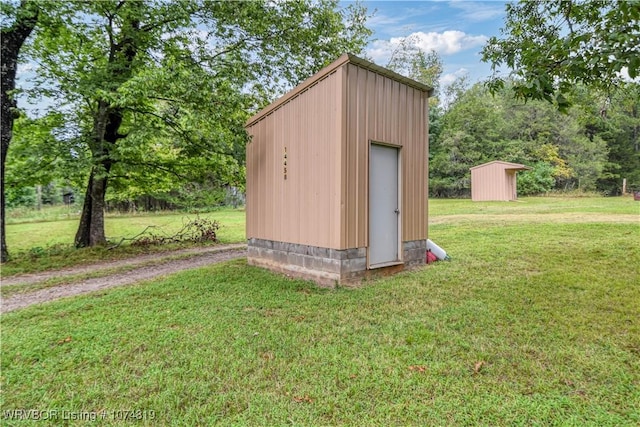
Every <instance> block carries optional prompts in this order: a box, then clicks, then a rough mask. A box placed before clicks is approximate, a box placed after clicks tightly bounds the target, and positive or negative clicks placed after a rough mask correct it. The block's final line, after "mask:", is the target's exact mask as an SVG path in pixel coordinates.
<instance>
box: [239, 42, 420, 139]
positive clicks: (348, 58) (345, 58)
mask: <svg viewBox="0 0 640 427" xmlns="http://www.w3.org/2000/svg"><path fill="white" fill-rule="evenodd" d="M347 63H351V64H355V65H358V66H360V67H362V68H365V69H367V70H370V71H373V72H374V73H377V74H380V75H383V76H385V77H389V78H390V79H393V80H395V81H397V82H400V83H403V84H405V85H407V86H409V87H412V88H415V89H418V90H421V91H423V92H427V93H428V94H429V96H432V95H433V88H432V87H429V86H427V85H425V84H423V83H420V82H417V81H415V80H412V79H410V78H408V77H405V76H403V75H401V74H398V73H396V72H395V71H391V70H389V69H387V68H384V67H381V66H379V65H376V64H374V63H373V62H370V61H367V60H366V59H362V58H359V57H357V56H355V55H352V54H350V53H344V54H342V55H341V56H340V57H339V58H338V59H336V60H335V61H333V62H332V63H331V64H329V65H327V66H326V67H324V68H323V69H322V70H320V71H318V72H317V73H316V74H314V75H313V76H311V77H309V78H308V79H307V80H305V81H304V82H302V83H300V84H299V85H298V86H296V87H295V88H293V89H292V90H290V91H289V92H287V93H286V94H285V95H283V96H282V97H280V98H278V99H277V100H276V101H274V102H272V103H271V104H269V105H268V106H266V107H265V108H263V109H262V110H260V111H259V112H258V113H256V114H255V115H254V116H252V117H251V118H250V119H249V120H247V123H246V126H251V125H252V124H253V123H255V122H257V121H258V120H260V119H261V118H263V117H264V116H266V115H267V114H269V113H270V112H272V111H273V110H275V109H277V108H278V107H279V106H281V105H282V104H284V103H286V102H287V101H289V100H291V99H292V98H295V97H296V96H298V94H300V93H301V92H303V91H304V90H306V89H307V88H309V87H310V86H312V85H314V84H315V83H316V82H318V81H320V80H322V79H323V78H324V77H326V76H327V75H329V74H331V73H332V72H333V71H335V70H336V69H338V68H340V67H341V66H343V65H344V64H347Z"/></svg>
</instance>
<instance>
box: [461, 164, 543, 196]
mask: <svg viewBox="0 0 640 427" xmlns="http://www.w3.org/2000/svg"><path fill="white" fill-rule="evenodd" d="M529 169H531V168H530V167H528V166H525V165H521V164H518V163H509V162H502V161H499V160H495V161H493V162H489V163H484V164H482V165H478V166H474V167H472V168H471V200H473V201H474V202H478V201H490V200H498V201H510V200H517V199H518V190H517V189H518V186H517V182H516V172H518V171H523V170H529Z"/></svg>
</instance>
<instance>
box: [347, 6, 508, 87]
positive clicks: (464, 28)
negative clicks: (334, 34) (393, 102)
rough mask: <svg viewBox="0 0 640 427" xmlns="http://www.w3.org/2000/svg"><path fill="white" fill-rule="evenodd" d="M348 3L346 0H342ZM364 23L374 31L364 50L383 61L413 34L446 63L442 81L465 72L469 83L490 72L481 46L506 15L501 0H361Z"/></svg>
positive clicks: (496, 31) (384, 62)
mask: <svg viewBox="0 0 640 427" xmlns="http://www.w3.org/2000/svg"><path fill="white" fill-rule="evenodd" d="M343 3H344V4H348V2H343ZM363 4H364V5H365V6H366V7H367V8H368V10H369V13H372V12H374V11H375V13H374V15H373V17H372V18H371V19H370V20H369V22H368V25H369V28H371V29H372V30H373V31H374V34H373V36H372V37H373V39H374V40H373V41H372V42H371V43H370V44H369V46H367V49H366V52H367V55H368V56H369V57H370V58H372V59H373V60H374V62H375V63H377V64H378V65H382V66H385V65H387V62H388V60H389V55H390V53H391V52H392V51H393V48H394V46H397V45H398V42H399V41H400V39H401V38H403V37H408V36H411V37H412V39H413V40H415V41H416V44H417V46H418V47H420V48H421V49H423V50H425V51H426V52H429V51H430V50H432V49H433V50H435V51H436V52H438V54H439V55H440V57H441V58H442V61H443V63H444V72H443V76H442V79H441V83H442V84H443V85H446V84H448V83H450V82H451V81H453V80H454V79H455V77H457V76H459V75H462V74H467V75H468V77H469V79H470V82H471V83H474V82H476V81H478V80H483V79H485V78H487V77H489V75H490V74H491V69H490V67H489V65H488V64H485V63H483V62H482V61H481V60H480V50H481V49H482V46H483V45H484V44H485V42H486V40H487V39H488V38H489V37H491V36H497V35H499V32H500V28H501V27H502V25H503V19H504V16H505V11H504V10H505V2H502V1H462V0H452V1H364V2H363Z"/></svg>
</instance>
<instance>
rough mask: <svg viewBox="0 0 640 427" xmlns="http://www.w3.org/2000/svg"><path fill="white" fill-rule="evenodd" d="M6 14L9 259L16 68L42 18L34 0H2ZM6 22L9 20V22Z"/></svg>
mask: <svg viewBox="0 0 640 427" xmlns="http://www.w3.org/2000/svg"><path fill="white" fill-rule="evenodd" d="M1 12H2V15H3V16H4V17H9V19H7V21H4V19H3V26H2V31H1V37H2V57H1V63H2V72H1V77H0V80H1V85H2V88H1V92H2V94H1V101H0V110H1V116H0V123H1V127H2V132H1V133H2V146H1V150H2V163H1V164H0V168H1V172H0V187H1V188H0V193H1V194H2V196H1V197H2V200H0V205H1V208H0V209H1V212H0V223H1V224H0V240H1V241H2V242H1V245H2V250H1V253H0V262H5V261H7V260H8V259H9V250H8V249H7V242H6V233H5V204H6V203H5V163H6V160H7V152H8V151H9V145H10V144H11V138H12V136H13V121H14V120H15V119H16V118H17V117H18V115H19V114H18V112H17V102H16V100H15V98H14V96H13V95H14V94H13V91H14V90H15V88H16V71H17V69H18V58H19V56H20V50H21V49H22V46H23V45H24V43H25V41H26V40H27V38H28V37H29V35H30V34H31V32H32V31H33V29H34V28H35V26H36V24H37V22H38V14H39V9H38V4H37V3H36V2H34V1H28V0H22V1H21V2H20V4H19V5H17V6H15V5H13V4H9V3H2V9H1ZM5 22H7V23H8V25H7V26H5V25H4V24H5Z"/></svg>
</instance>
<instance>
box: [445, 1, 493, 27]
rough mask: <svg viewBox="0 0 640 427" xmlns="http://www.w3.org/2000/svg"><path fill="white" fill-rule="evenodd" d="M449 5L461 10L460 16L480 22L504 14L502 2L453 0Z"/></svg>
mask: <svg viewBox="0 0 640 427" xmlns="http://www.w3.org/2000/svg"><path fill="white" fill-rule="evenodd" d="M449 6H450V7H454V8H456V9H458V10H461V11H462V13H461V15H462V18H463V19H465V20H467V21H471V22H482V21H488V20H490V19H494V18H497V17H499V16H502V15H504V13H505V6H504V4H503V3H495V2H494V3H487V2H478V1H467V0H453V1H451V2H450V3H449Z"/></svg>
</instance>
